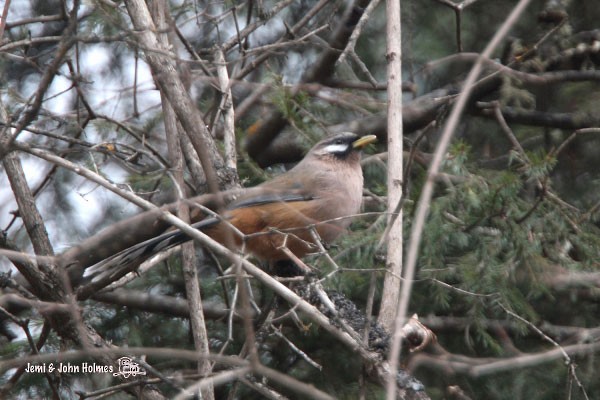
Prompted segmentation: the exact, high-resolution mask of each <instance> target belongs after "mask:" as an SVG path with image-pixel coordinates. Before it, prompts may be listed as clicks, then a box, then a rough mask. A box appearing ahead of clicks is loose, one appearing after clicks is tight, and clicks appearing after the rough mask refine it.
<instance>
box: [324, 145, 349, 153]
mask: <svg viewBox="0 0 600 400" xmlns="http://www.w3.org/2000/svg"><path fill="white" fill-rule="evenodd" d="M348 147H349V145H347V144H330V145H328V146H327V147H325V151H326V152H327V153H332V154H338V153H345V152H347V151H348Z"/></svg>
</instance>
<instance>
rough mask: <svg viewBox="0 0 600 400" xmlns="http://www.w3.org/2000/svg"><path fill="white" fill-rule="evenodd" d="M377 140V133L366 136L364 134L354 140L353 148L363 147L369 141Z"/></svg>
mask: <svg viewBox="0 0 600 400" xmlns="http://www.w3.org/2000/svg"><path fill="white" fill-rule="evenodd" d="M375 141H377V136H375V135H366V136H363V137H361V138H359V139H356V140H355V141H354V142H352V148H353V149H362V148H363V147H365V146H366V145H368V144H369V143H373V142H375Z"/></svg>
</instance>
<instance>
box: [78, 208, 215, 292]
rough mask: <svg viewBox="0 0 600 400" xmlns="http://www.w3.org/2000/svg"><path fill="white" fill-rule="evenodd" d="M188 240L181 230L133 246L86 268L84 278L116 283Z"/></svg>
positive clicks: (208, 223) (198, 226)
mask: <svg viewBox="0 0 600 400" xmlns="http://www.w3.org/2000/svg"><path fill="white" fill-rule="evenodd" d="M218 222H219V220H218V219H217V218H206V219H203V220H202V221H200V222H196V223H195V224H192V227H193V228H195V229H198V230H202V229H206V228H208V227H210V226H213V225H215V224H217V223H218ZM188 240H191V237H189V236H188V235H187V234H185V233H184V232H182V231H180V230H175V231H171V232H166V233H163V234H162V235H160V236H157V237H154V238H152V239H148V240H146V241H144V242H141V243H138V244H136V245H134V246H131V247H129V248H127V249H125V250H123V251H120V252H119V253H117V254H115V255H114V256H112V257H109V258H107V259H104V260H102V261H100V262H99V263H97V264H94V265H92V266H91V267H89V268H86V270H85V272H84V273H83V277H84V278H86V280H88V281H90V280H91V282H97V281H100V280H102V281H105V280H106V281H107V282H114V281H115V280H117V279H119V278H121V277H123V276H125V275H126V274H128V273H129V272H131V271H133V270H135V269H136V268H137V267H138V266H139V265H140V264H141V263H142V262H144V261H146V260H148V259H149V258H150V257H152V256H153V255H155V254H158V253H159V252H161V251H164V250H168V249H170V248H172V247H174V246H177V245H180V244H182V243H185V242H187V241H188Z"/></svg>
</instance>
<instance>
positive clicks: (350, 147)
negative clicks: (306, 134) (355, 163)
mask: <svg viewBox="0 0 600 400" xmlns="http://www.w3.org/2000/svg"><path fill="white" fill-rule="evenodd" d="M376 140H377V136H375V135H366V136H359V135H357V134H355V133H350V132H344V133H338V134H336V135H333V136H330V137H327V138H325V139H323V140H321V141H320V142H319V143H317V144H316V145H315V146H314V147H313V148H312V149H311V150H310V151H309V153H308V154H307V157H308V156H314V157H317V158H321V159H334V160H346V159H348V157H350V156H351V155H353V154H355V155H356V157H353V158H356V159H357V160H358V153H359V152H360V151H361V150H362V149H363V147H365V146H366V145H368V144H369V143H373V142H374V141H376Z"/></svg>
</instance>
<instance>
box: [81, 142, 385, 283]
mask: <svg viewBox="0 0 600 400" xmlns="http://www.w3.org/2000/svg"><path fill="white" fill-rule="evenodd" d="M376 140H377V137H376V136H375V135H366V136H359V135H357V134H355V133H350V132H343V133H338V134H335V135H333V136H329V137H326V138H325V139H323V140H321V141H320V142H318V143H317V144H315V145H314V146H313V147H312V148H311V149H310V150H309V151H308V153H307V154H306V155H305V156H304V158H303V159H302V160H301V161H300V162H299V163H298V164H296V166H294V167H293V168H291V169H290V170H288V171H287V172H284V173H282V174H280V175H278V176H275V177H274V178H272V179H270V180H267V181H265V182H263V183H261V184H259V185H257V186H254V187H250V188H245V189H243V190H241V191H240V192H239V193H238V194H236V195H235V196H230V198H231V197H232V199H231V201H230V202H229V204H227V205H226V206H224V208H223V209H222V210H221V211H220V212H219V214H218V215H208V216H207V215H206V214H203V219H201V220H199V221H196V222H194V223H193V224H192V227H193V228H195V229H198V230H200V231H202V232H204V233H205V234H206V235H208V236H210V237H211V238H212V239H214V240H216V241H217V242H219V243H221V244H223V245H225V246H226V247H228V248H230V249H231V250H235V251H238V252H240V251H243V252H245V253H250V254H252V255H253V256H254V257H255V258H256V259H257V260H258V261H260V262H262V263H265V264H267V265H270V266H274V265H277V264H278V263H283V264H286V263H289V262H290V261H291V260H290V252H291V254H293V256H294V257H298V258H302V257H304V256H306V255H307V254H309V253H314V252H316V251H317V250H318V248H319V246H318V243H317V242H316V241H317V239H318V240H321V241H322V242H324V243H330V242H332V241H333V240H335V239H336V238H337V237H338V236H340V235H341V234H342V233H344V232H345V231H346V230H347V228H348V226H349V225H350V222H351V220H350V218H349V217H350V216H352V215H355V214H357V213H358V212H359V211H360V207H361V203H362V192H363V174H362V168H361V164H360V160H361V155H360V153H361V150H362V149H363V148H364V147H365V146H366V145H368V144H370V143H373V142H375V141H376ZM315 231H316V233H317V234H318V235H317V236H316V235H314V232H315ZM189 240H191V238H190V237H189V236H188V235H187V234H185V233H184V232H182V231H179V230H173V231H167V232H166V233H163V234H162V235H159V236H156V237H154V238H151V239H149V240H146V241H144V242H141V243H138V244H136V245H134V246H132V247H129V248H127V249H125V250H123V251H121V252H119V253H117V254H115V255H114V256H112V257H109V258H107V259H105V260H103V261H101V262H99V263H97V264H95V265H93V266H91V267H89V268H87V269H86V271H85V273H84V277H86V278H88V279H91V280H92V281H94V280H99V279H100V277H104V278H106V277H112V278H114V277H115V276H117V274H118V277H120V276H122V275H124V273H120V274H119V271H124V270H126V271H130V270H131V268H129V269H127V267H128V266H129V267H130V266H131V265H132V264H134V263H135V264H137V265H139V264H141V263H142V262H143V261H145V260H147V259H149V258H150V257H152V256H153V255H155V254H157V253H159V252H161V251H164V250H167V249H169V248H172V247H174V246H177V245H179V244H182V243H184V242H186V241H189ZM284 248H285V249H284ZM286 249H287V250H286ZM292 258H293V257H292ZM113 280H114V279H113Z"/></svg>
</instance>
